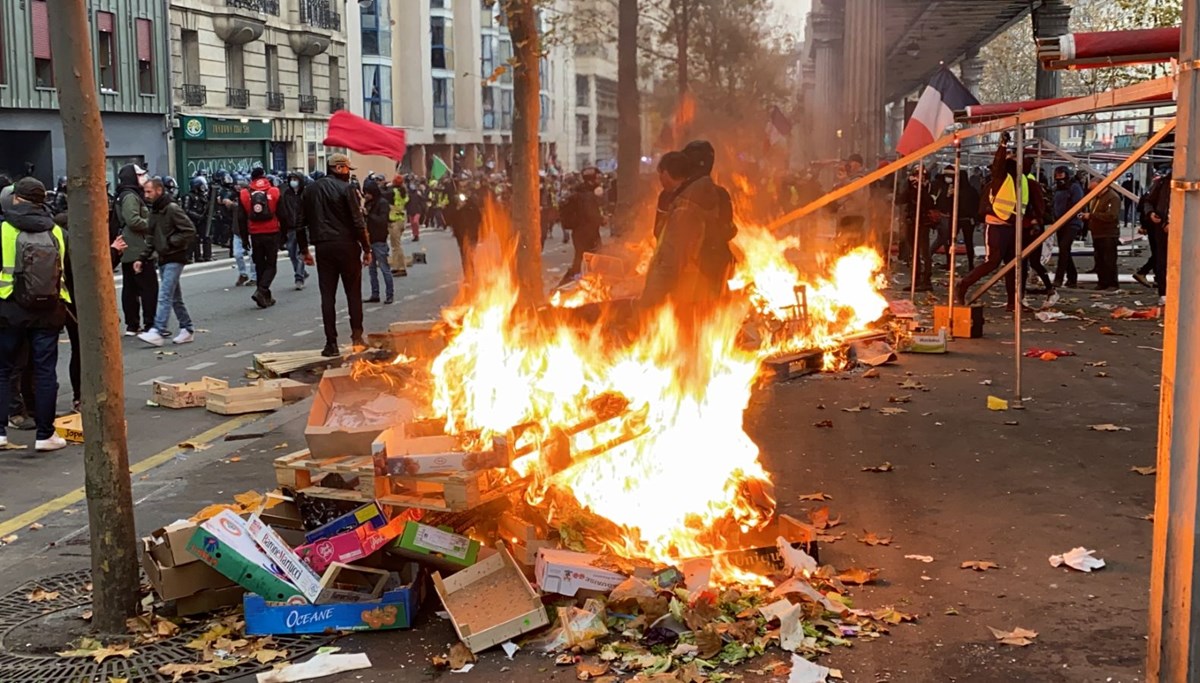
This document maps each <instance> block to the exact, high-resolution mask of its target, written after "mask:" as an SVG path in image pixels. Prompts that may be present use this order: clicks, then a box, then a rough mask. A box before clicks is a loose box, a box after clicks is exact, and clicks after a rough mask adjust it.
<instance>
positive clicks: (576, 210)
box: [562, 183, 604, 244]
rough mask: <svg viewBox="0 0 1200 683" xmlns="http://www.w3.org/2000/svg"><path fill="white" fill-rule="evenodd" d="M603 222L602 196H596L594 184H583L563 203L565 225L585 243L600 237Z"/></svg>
mask: <svg viewBox="0 0 1200 683" xmlns="http://www.w3.org/2000/svg"><path fill="white" fill-rule="evenodd" d="M603 222H604V217H603V216H602V215H601V214H600V198H599V197H597V196H596V191H595V188H594V187H593V186H592V185H589V184H586V183H584V184H581V185H580V186H579V187H578V188H576V190H575V191H574V192H572V193H571V196H570V197H568V198H567V201H566V202H564V203H563V208H562V223H563V227H565V228H566V229H568V230H570V231H571V232H572V233H573V235H572V236H573V237H574V238H575V239H578V240H582V243H583V244H587V243H588V242H590V241H594V240H598V239H600V224H601V223H603Z"/></svg>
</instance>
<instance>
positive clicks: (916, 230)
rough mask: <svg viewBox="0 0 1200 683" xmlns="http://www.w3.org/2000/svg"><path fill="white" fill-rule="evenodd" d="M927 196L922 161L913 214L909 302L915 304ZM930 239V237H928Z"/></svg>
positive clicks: (918, 167) (918, 173)
mask: <svg viewBox="0 0 1200 683" xmlns="http://www.w3.org/2000/svg"><path fill="white" fill-rule="evenodd" d="M924 194H925V161H924V160H923V159H922V160H921V164H920V165H919V166H917V211H916V213H914V214H913V259H912V283H911V284H910V290H909V293H908V300H909V301H913V302H915V301H916V300H917V250H918V248H919V247H918V245H920V244H921V197H922V196H923V195H924ZM926 239H928V236H926Z"/></svg>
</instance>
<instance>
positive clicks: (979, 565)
mask: <svg viewBox="0 0 1200 683" xmlns="http://www.w3.org/2000/svg"><path fill="white" fill-rule="evenodd" d="M959 568H960V569H974V570H975V571H977V572H986V571H987V570H989V569H999V568H1000V565H998V564H996V563H995V562H987V561H985V560H967V561H966V562H963V563H962V564H961V565H959Z"/></svg>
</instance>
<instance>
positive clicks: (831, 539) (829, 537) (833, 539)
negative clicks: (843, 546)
mask: <svg viewBox="0 0 1200 683" xmlns="http://www.w3.org/2000/svg"><path fill="white" fill-rule="evenodd" d="M845 537H846V532H844V531H843V532H841V533H837V534H817V541H818V542H820V543H837V542H838V541H840V540H842V539H843V538H845Z"/></svg>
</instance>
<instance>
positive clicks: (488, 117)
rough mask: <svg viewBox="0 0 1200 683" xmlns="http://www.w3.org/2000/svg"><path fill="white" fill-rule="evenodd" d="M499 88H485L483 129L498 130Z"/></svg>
mask: <svg viewBox="0 0 1200 683" xmlns="http://www.w3.org/2000/svg"><path fill="white" fill-rule="evenodd" d="M497 90H499V88H495V87H492V86H488V85H485V86H483V129H484V130H496V91H497Z"/></svg>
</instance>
